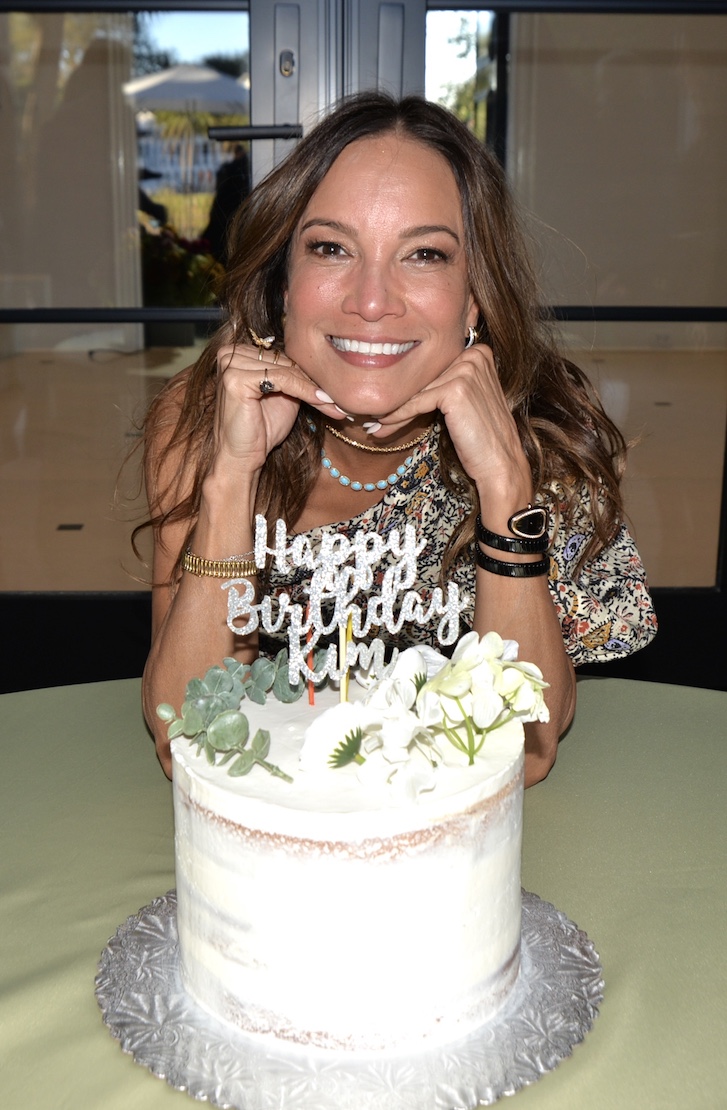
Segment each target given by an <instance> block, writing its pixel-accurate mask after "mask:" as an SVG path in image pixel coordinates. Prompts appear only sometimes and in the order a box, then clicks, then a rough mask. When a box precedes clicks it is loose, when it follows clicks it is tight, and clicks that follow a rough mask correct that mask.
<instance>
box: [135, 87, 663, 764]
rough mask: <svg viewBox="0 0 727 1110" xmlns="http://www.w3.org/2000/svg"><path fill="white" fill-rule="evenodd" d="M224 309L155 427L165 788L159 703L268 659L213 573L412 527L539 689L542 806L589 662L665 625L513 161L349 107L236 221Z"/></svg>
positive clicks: (424, 563) (609, 438) (149, 689)
mask: <svg viewBox="0 0 727 1110" xmlns="http://www.w3.org/2000/svg"><path fill="white" fill-rule="evenodd" d="M222 303H223V305H224V307H225V309H226V319H225V322H224V323H223V325H222V327H221V328H220V330H219V332H218V333H217V335H216V336H215V337H214V338H213V340H212V342H211V343H210V344H209V346H208V348H207V349H206V350H205V352H204V353H203V354H202V356H201V357H200V359H199V361H198V362H197V363H196V365H195V366H193V367H191V368H190V369H189V370H186V371H184V372H183V373H182V374H181V375H179V376H178V377H177V378H175V379H173V380H172V381H171V382H170V383H169V385H168V387H167V388H166V389H165V390H164V391H162V393H161V394H160V395H159V397H158V398H157V399H156V401H155V403H154V404H153V406H152V408H151V411H150V413H149V417H148V420H147V427H146V453H145V473H146V481H147V491H148V496H149V503H150V506H151V521H150V523H151V524H152V526H153V528H154V536H155V546H154V588H153V644H152V649H151V653H150V656H149V661H148V664H147V667H146V671H145V675H144V705H145V711H146V716H147V721H148V722H149V725H150V727H152V729H153V730H154V731H155V734H156V742H157V751H158V754H159V758H160V760H161V762H162V766H163V767H164V769H165V771H166V772H167V774H169V773H170V756H169V745H168V742H167V740H166V735H165V727H164V726H160V722H158V721H157V720H156V715H155V707H156V705H157V704H158V703H159V702H160V701H172V702H175V701H176V704H179V703H180V702H181V700H182V696H183V692H184V688H185V684H186V682H187V681H188V680H189V678H190V677H191V676H193V675H197V674H203V673H204V672H205V671H206V669H207V668H208V667H209V666H210V665H212V664H214V663H216V662H219V661H220V660H221V659H222V658H223V657H225V656H230V655H235V656H237V657H239V658H242V659H249V658H250V657H251V656H252V655H254V654H255V653H256V652H257V651H258V650H264V649H265V648H269V649H270V648H271V645H268V644H263V643H260V644H259V643H258V641H257V639H255V638H254V636H249V637H242V636H241V637H236V636H234V635H233V634H232V633H231V632H230V630H229V629H228V627H227V624H226V615H227V612H226V601H225V598H226V595H225V594H224V593H222V591H221V590H220V579H219V577H217V578H215V577H213V576H212V574H213V572H214V571H215V569H218V570H219V568H215V566H214V562H215V561H219V560H228V559H233V560H237V561H238V562H239V561H240V560H242V561H243V566H244V560H245V559H249V558H250V553H251V549H252V547H253V525H254V517H255V514H256V513H261V514H263V515H264V516H265V517H266V518H267V520H268V522H269V523H270V524H272V523H273V522H274V521H275V520H276V519H277V518H282V519H284V520H285V521H286V523H287V527H288V531H289V533H296V534H300V533H307V534H309V535H310V537H311V540H312V541H314V542H315V541H316V540H318V541H319V540H320V536H321V534H322V533H324V532H326V531H328V532H330V531H345V532H352V531H354V530H355V529H356V528H358V527H365V528H367V529H369V530H370V529H374V528H375V529H377V530H378V531H379V532H380V533H381V534H382V535H386V534H388V531H389V530H390V529H391V528H394V527H399V528H401V527H402V526H403V525H404V524H406V523H414V524H415V525H416V526H417V532H418V534H419V535H420V536H424V537H426V539H427V548H426V550H425V552H424V554H423V556H421V557H420V577H421V581H420V582H419V583H417V588H418V589H419V590H420V592H421V593H422V594H423V595H425V596H426V594H427V592H428V591H429V592H430V591H431V590H432V589H433V588H434V587H435V586H436V585H437V584H439V583H440V582H444V581H445V580H453V581H455V582H457V583H458V585H459V586H460V589H461V590H462V591H463V593H464V595H465V597H466V600H467V607H466V610H465V612H464V614H463V620H465V619H466V623H467V624H468V625H469V626H470V627H473V628H474V629H476V630H477V631H478V632H480V633H481V634H482V633H484V632H487V631H489V630H490V629H495V630H497V631H498V632H499V633H500V634H501V635H502V636H503V637H508V638H511V639H514V640H517V641H518V643H519V645H520V657H521V658H523V659H527V660H529V661H532V662H534V663H536V664H537V665H538V666H539V667H540V668H541V670H542V671H543V674H544V676H545V678H546V679H547V681H548V683H549V689H548V691H547V701H548V706H549V710H550V721H549V722H548V723H536V724H532V725H529V726H527V727H528V734H527V739H526V783H527V784H531V783H533V782H537V781H538V780H539V779H542V778H544V777H545V775H546V774H547V773H548V771H549V769H550V767H551V766H552V764H553V762H554V760H555V755H556V749H557V743H558V738H559V737H560V736H561V735H562V733H563V732H564V730H565V729H566V728H567V726H568V724H569V722H570V720H571V718H572V715H573V711H574V707H575V675H574V662H575V663H578V662H583V661H584V659H586V658H608V657H611V656H612V655H615V654H619V653H620V654H624V653H626V652H628V651H630V650H633V649H635V648H637V647H640V646H643V644H645V643H646V642H648V640H649V639H650V638H651V636H652V635H653V632H654V628H655V621H654V616H653V611H652V609H651V605H650V601H649V598H648V594H647V592H646V587H645V582H644V575H643V570H642V567H641V564H640V561H639V559H638V555H637V553H636V550H635V548H634V546H633V543H632V541H631V540H630V537H629V536H628V533H627V532H626V531H625V529H624V527H623V525H622V520H621V517H622V504H621V499H620V494H619V489H618V479H619V475H620V471H621V468H622V461H623V455H624V443H623V440H622V438H621V436H620V434H619V433H618V432H617V431H616V429H615V428H614V427H613V425H612V424H611V422H610V421H609V420H608V418H607V417H606V416H605V414H604V413H603V411H602V410H601V408H600V406H599V405H598V404H597V402H596V401H594V400H593V399H592V397H591V396H590V394H589V390H588V387H587V384H586V381H585V379H584V378H583V376H582V375H581V373H580V372H579V371H578V370H577V369H576V368H575V367H573V366H571V365H569V364H568V363H566V362H564V361H563V359H562V358H561V357H560V356H559V355H558V354H557V352H556V350H555V347H554V345H553V343H552V342H551V340H550V338H549V336H548V333H547V330H546V329H545V328H544V326H543V324H542V322H541V321H540V319H539V309H538V303H537V300H536V293H535V287H534V283H533V279H532V276H531V271H530V269H529V265H528V262H527V259H526V257H525V254H524V251H523V248H522V246H521V242H520V238H519V234H518V229H517V222H516V218H515V215H514V213H513V210H512V206H511V202H510V200H509V197H508V193H507V188H506V185H505V182H504V179H503V174H502V171H501V169H500V167H499V165H498V164H497V162H496V161H495V160H494V159H493V158H492V156H491V155H490V154H489V153H488V152H487V150H486V149H485V148H484V147H483V146H482V145H481V144H480V143H479V142H478V141H477V140H476V139H475V138H474V137H473V136H472V135H471V134H470V133H469V132H468V130H467V129H466V128H465V127H464V126H463V125H461V124H460V123H459V122H458V121H457V120H456V119H455V118H454V117H452V116H451V115H450V113H448V112H447V111H445V110H444V109H442V108H440V107H438V106H436V105H434V104H430V103H427V102H426V101H423V100H421V99H419V98H413V97H412V98H407V99H405V100H403V101H401V102H395V101H393V100H391V99H390V98H388V97H386V96H383V95H380V94H377V93H365V94H361V95H359V96H356V97H353V98H350V99H349V100H347V101H344V102H343V104H342V105H341V106H340V107H339V108H338V109H337V110H336V111H335V112H333V113H332V114H331V115H329V116H328V117H327V118H326V119H325V120H324V121H323V122H322V123H320V124H319V125H318V127H317V128H315V129H314V130H313V131H312V132H311V133H310V134H309V135H308V136H307V137H306V138H305V139H304V140H303V141H302V142H301V143H300V144H299V145H298V146H297V148H296V149H295V151H294V152H293V153H292V154H291V155H290V157H289V158H288V159H287V160H286V162H285V163H284V164H283V165H281V166H279V167H278V168H277V169H276V170H274V171H273V173H272V174H271V175H270V176H269V177H268V178H267V179H266V180H265V181H264V182H262V184H261V185H260V186H259V187H258V188H257V189H256V190H254V192H253V193H252V194H251V196H250V198H249V199H248V201H247V203H246V204H245V205H243V207H242V209H241V211H240V213H239V214H238V217H237V219H236V222H235V226H234V227H233V230H232V236H231V244H230V267H229V270H228V274H227V278H226V284H225V289H224V291H223V296H222ZM531 506H535V508H531ZM540 506H547V507H548V508H549V510H550V513H549V522H548V527H549V534H548V533H547V532H545V531H544V529H545V526H546V514H545V512H544V511H543V508H540ZM541 533H542V535H541ZM549 540H550V551H549V557H548V556H546V555H545V554H544V549H545V547H546V546H547V545H548V543H549ZM185 553H188V554H186V555H185ZM231 568H232V569H231V572H230V573H229V575H226V576H227V577H234V576H235V564H234V562H233V563H232V564H231ZM383 569H384V568H381V573H383ZM225 570H226V568H225ZM548 571H549V572H550V573H549V574H548ZM238 572H239V568H238ZM283 588H285V589H286V590H288V592H290V593H291V594H292V595H293V600H302V601H303V602H304V601H305V592H304V591H305V578H304V575H298V577H297V578H296V579H295V580H294V581H292V582H291V581H290V580H289V579H288V580H281V579H280V578H279V577H278V576H276V573H275V570H274V568H270V569H268V570H267V571H266V572H265V574H261V575H260V576H259V578H258V589H259V591H260V592H265V593H273V594H275V593H276V592H279V591H280V590H282V589H283ZM410 632H411V637H412V639H417V638H419V639H421V638H425V637H426V635H427V633H429V635H432V634H433V633H432V630H431V628H430V629H426V628H425V629H420V628H418V627H413V628H412V629H411V630H410ZM401 642H402V640H401V637H399V638H398V639H397V643H399V644H401ZM272 649H273V650H274V647H273V648H272Z"/></svg>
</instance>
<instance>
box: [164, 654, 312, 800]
mask: <svg viewBox="0 0 727 1110" xmlns="http://www.w3.org/2000/svg"><path fill="white" fill-rule="evenodd" d="M304 688H305V687H304V684H303V683H302V682H300V683H298V684H296V685H295V686H292V685H291V683H290V681H289V678H288V653H287V650H286V649H285V648H283V649H282V650H281V651H279V652H278V654H277V655H276V657H275V659H264V658H262V657H260V658H258V659H256V660H255V662H254V663H252V664H250V663H240V662H238V661H237V660H236V659H225V660H224V661H223V665H222V666H221V667H219V666H215V667H210V669H209V670H208V671H207V674H206V675H205V676H204V678H193V679H191V681H190V682H188V683H187V689H186V691H185V699H184V703H183V705H182V711H181V714H180V716H179V717H178V716H177V713H176V710H175V709H174V706H172V705H169V704H167V703H163V704H162V705H158V706H157V716H158V717H159V718H160V719H161V720H162V721H167V722H168V723H169V728H168V729H167V736H168V738H169V739H170V740H174V739H175V737H177V736H185V737H186V738H187V739H188V740H189V741H190V742H192V743H196V745H197V751H198V752H200V751H202V750H203V749H204V752H205V755H206V756H207V759H208V761H209V763H212V764H214V763H215V762H216V761H218V756H219V757H221V758H220V759H219V764H220V765H222V764H224V763H229V764H230V765H229V767H228V769H227V773H228V775H233V776H239V775H246V774H248V773H249V772H250V771H251V770H252V768H253V767H254V766H255V764H256V763H257V764H258V765H259V766H261V767H263V768H265V770H266V771H268V772H269V773H270V774H271V775H275V776H276V777H277V778H282V779H285V781H286V782H292V781H293V780H292V779H291V777H290V775H287V774H285V772H284V771H281V770H280V768H279V767H277V766H276V765H275V764H274V763H269V762H268V761H267V758H266V757H267V754H268V751H269V749H270V733H269V732H268V731H267V730H266V729H258V730H257V732H256V733H255V735H254V736H253V738H252V740H251V742H250V745H249V746H248V740H249V737H250V725H249V723H248V720H247V717H246V716H245V714H244V713H243V711H242V710H241V708H240V703H241V702H242V701H243V700H244V699H245V698H248V699H249V700H250V701H252V702H255V703H256V704H257V705H264V704H265V701H266V698H267V695H268V694H269V693H272V694H273V695H274V696H275V697H276V698H277V699H278V701H282V702H293V701H297V699H298V698H299V697H300V696H301V695H302V693H303V690H304ZM235 756H236V757H237V758H234V757H235ZM233 760H234V762H233Z"/></svg>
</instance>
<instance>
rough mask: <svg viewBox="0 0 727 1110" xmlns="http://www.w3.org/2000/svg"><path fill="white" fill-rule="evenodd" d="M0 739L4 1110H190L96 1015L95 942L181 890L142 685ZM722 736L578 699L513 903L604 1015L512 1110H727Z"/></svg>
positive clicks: (102, 692) (723, 703)
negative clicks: (558, 917) (569, 927)
mask: <svg viewBox="0 0 727 1110" xmlns="http://www.w3.org/2000/svg"><path fill="white" fill-rule="evenodd" d="M0 720H1V721H2V736H3V755H2V772H1V775H0V815H1V817H0V819H1V820H2V825H3V834H4V835H3V841H2V855H1V857H0V875H1V878H0V949H1V950H2V959H1V960H0V1077H1V1078H0V1091H1V1092H2V1106H3V1107H4V1110H21V1108H22V1110H29V1108H31V1107H32V1108H33V1110H58V1108H59V1107H69V1108H70V1107H72V1108H73V1110H89V1108H99V1110H101V1108H102V1110H117V1108H118V1110H130V1108H132V1107H133V1110H164V1108H166V1107H169V1108H171V1107H179V1108H180V1110H181V1108H182V1107H183V1106H185V1105H188V1106H191V1105H193V1103H192V1101H191V1099H190V1098H189V1096H187V1095H186V1094H183V1093H180V1092H178V1091H174V1090H172V1089H171V1088H169V1087H168V1086H167V1085H166V1084H165V1083H164V1082H163V1081H161V1080H159V1079H156V1078H155V1077H154V1076H152V1075H151V1074H150V1073H148V1072H147V1071H145V1070H144V1069H143V1068H141V1067H139V1066H138V1065H136V1064H135V1063H134V1061H133V1059H131V1057H129V1056H126V1055H125V1054H124V1053H123V1052H122V1051H121V1050H120V1048H119V1047H118V1045H117V1044H116V1042H115V1041H114V1040H113V1039H112V1037H111V1036H110V1034H109V1033H108V1031H107V1029H106V1027H105V1026H104V1025H103V1022H102V1019H101V1015H100V1011H99V1009H98V1007H97V1004H96V1000H95V997H94V976H95V973H96V967H97V963H98V959H99V955H100V953H101V951H102V949H103V948H104V947H105V945H106V943H107V940H108V938H109V937H110V936H111V935H112V934H113V933H114V932H115V931H116V928H117V926H118V925H119V924H121V922H123V921H124V920H125V919H126V917H128V916H129V915H130V914H133V913H135V912H136V911H137V910H138V909H139V908H140V907H141V906H144V905H146V904H147V903H149V902H150V901H151V900H152V899H153V898H154V897H156V896H157V895H159V894H163V893H165V892H166V891H167V890H169V889H170V888H171V887H173V886H174V846H173V819H172V798H171V787H170V784H169V782H168V781H167V780H166V779H165V777H164V775H163V774H162V772H161V770H160V768H159V766H158V764H157V762H156V758H155V755H154V749H153V745H152V743H151V740H150V739H149V735H148V733H147V730H146V728H145V725H144V722H143V719H142V715H141V708H140V682H139V680H137V679H129V680H124V681H118V682H102V683H95V684H92V685H85V686H83V685H82V686H69V687H57V688H54V689H47V690H34V691H28V692H23V693H17V694H6V695H3V696H2V697H0ZM725 720H727V694H725V693H719V692H716V691H710V690H698V689H692V688H690V687H683V686H666V685H659V684H648V683H640V682H629V681H625V680H622V679H605V678H584V679H581V680H580V682H579V704H578V710H577V714H576V719H575V722H574V724H573V726H572V728H571V729H570V731H569V733H568V735H567V736H566V737H565V738H564V739H563V740H562V742H561V745H560V752H559V756H558V761H557V763H556V765H555V767H554V769H553V771H552V772H551V774H550V776H549V777H548V779H547V780H546V781H545V782H543V783H541V784H539V785H538V786H536V787H534V788H533V789H531V790H529V791H527V793H526V797H525V834H524V846H523V886H524V887H525V888H526V889H527V890H531V891H534V892H535V893H536V894H538V895H539V896H540V897H541V898H543V899H545V900H546V901H549V902H552V903H553V904H554V905H555V906H557V908H558V909H560V910H562V911H563V912H564V913H565V914H566V915H567V916H568V917H569V918H571V920H573V921H575V922H576V923H577V924H578V925H579V926H580V927H581V928H582V929H584V930H585V931H586V933H587V934H588V935H589V937H590V938H591V940H592V941H593V943H594V944H595V946H596V948H597V950H598V952H599V954H600V956H601V960H602V963H603V973H604V978H605V983H606V987H605V998H604V1002H603V1004H602V1007H601V1013H600V1015H599V1017H598V1018H597V1020H596V1022H595V1024H594V1026H593V1028H592V1029H591V1031H590V1032H589V1033H588V1035H587V1036H586V1039H585V1041H584V1042H583V1044H581V1045H579V1046H578V1047H576V1049H575V1051H574V1054H573V1056H572V1057H570V1058H568V1059H566V1060H564V1061H563V1062H562V1063H561V1064H560V1066H559V1067H558V1068H557V1069H556V1070H555V1071H553V1072H551V1073H549V1074H547V1075H545V1076H544V1077H543V1078H542V1079H541V1080H540V1081H539V1082H538V1083H536V1084H535V1085H534V1086H532V1087H529V1088H526V1089H524V1090H522V1091H521V1092H519V1093H518V1094H517V1095H515V1096H514V1105H515V1106H517V1107H518V1110H528V1108H530V1107H532V1108H536V1110H583V1108H584V1107H588V1110H632V1108H639V1110H651V1108H654V1110H656V1108H658V1110H667V1108H669V1110H671V1108H674V1110H676V1108H684V1110H718V1108H720V1107H727V1079H725V1075H724V1071H725V1069H724V1065H723V1064H722V1063H721V1062H720V1061H721V1060H722V1059H723V1052H724V1044H725V1041H726V1040H727V1016H726V1010H727V1007H726V1006H725V996H726V993H727V990H726V988H727V984H726V983H725V961H724V955H723V947H724V939H723V938H724V935H725V917H726V914H725V911H726V910H727V896H726V891H727V873H726V872H727V866H726V863H725V844H726V843H727V837H726V835H725V834H726V832H727V805H726V804H725V800H724V783H725V782H727V731H726V729H725ZM510 1104H512V1103H511V1101H510V1100H508V1105H510ZM293 1110H294V1108H293ZM341 1110H358V1108H356V1107H351V1108H347V1107H342V1108H341ZM416 1110H427V1108H425V1107H421V1108H420V1107H417V1108H416Z"/></svg>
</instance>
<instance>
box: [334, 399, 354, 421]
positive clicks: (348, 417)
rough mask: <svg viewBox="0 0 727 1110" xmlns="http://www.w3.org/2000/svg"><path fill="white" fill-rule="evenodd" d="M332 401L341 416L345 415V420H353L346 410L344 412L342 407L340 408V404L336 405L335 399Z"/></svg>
mask: <svg viewBox="0 0 727 1110" xmlns="http://www.w3.org/2000/svg"><path fill="white" fill-rule="evenodd" d="M333 403H334V406H335V407H336V408H337V409H338V411H339V412H340V414H341V416H345V417H346V420H353V417H352V416H349V415H348V413H347V412H344V411H343V409H342V408H341V406H340V405H336V403H335V401H334V402H333Z"/></svg>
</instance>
